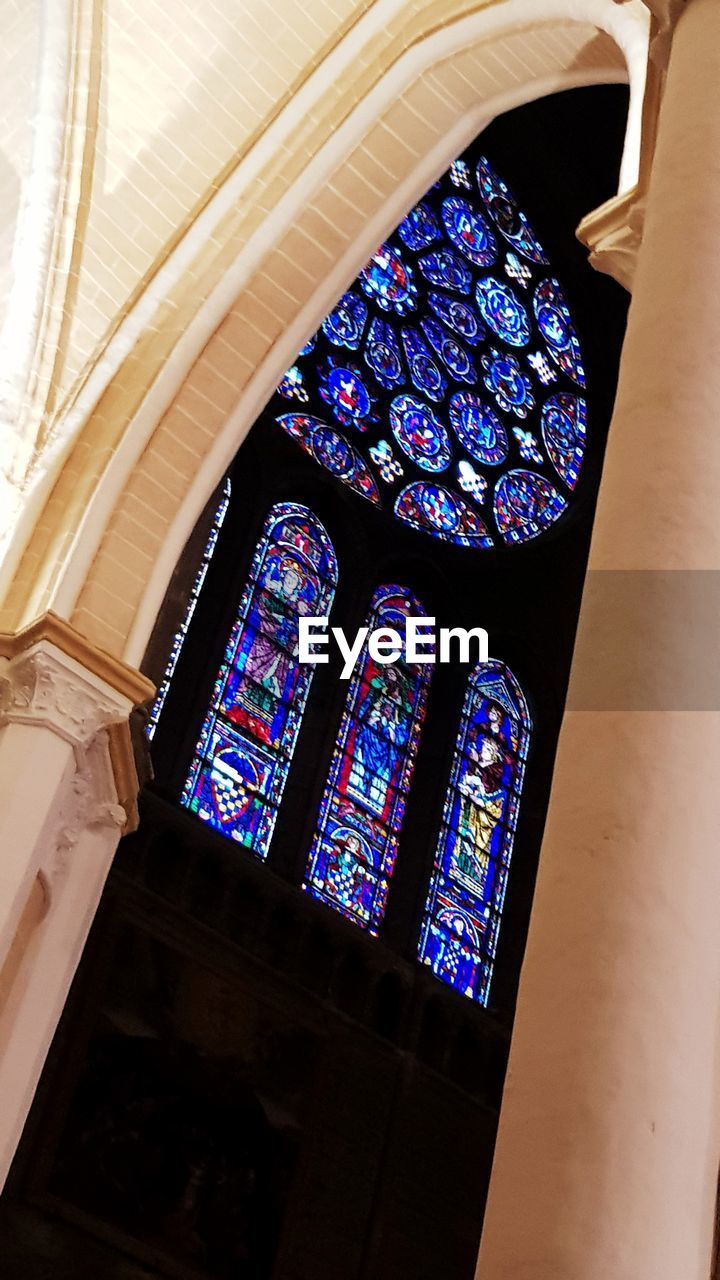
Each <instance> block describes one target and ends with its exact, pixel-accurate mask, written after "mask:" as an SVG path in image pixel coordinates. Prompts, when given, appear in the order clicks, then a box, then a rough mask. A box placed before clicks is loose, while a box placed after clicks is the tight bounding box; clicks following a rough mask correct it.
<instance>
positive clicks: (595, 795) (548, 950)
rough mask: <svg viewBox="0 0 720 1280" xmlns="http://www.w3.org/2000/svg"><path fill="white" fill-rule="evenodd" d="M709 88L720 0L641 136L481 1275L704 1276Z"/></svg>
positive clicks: (714, 403) (715, 286)
mask: <svg viewBox="0 0 720 1280" xmlns="http://www.w3.org/2000/svg"><path fill="white" fill-rule="evenodd" d="M719 86H720V4H718V0H689V3H688V4H687V7H686V8H685V9H684V10H683V13H682V16H681V17H680V18H679V20H678V24H677V27H676V31H675V35H674V41H673V46H672V51H671V56H670V64H669V69H668V78H667V85H666V92H665V97H664V102H663V106H662V109H661V115H660V120H659V131H658V139H657V150H656V155H655V161H654V167H653V173H652V178H651V183H650V188H649V195H648V207H647V220H646V227H645V233H644V238H643V243H642V246H641V249H640V254H639V260H638V266H637V273H636V280H635V290H634V295H633V300H632V305H631V309H630V316H629V323H628V332H627V338H626V341H625V346H624V350H623V357H622V363H621V370H620V381H619V388H618V397H617V403H616V408H615V414H614V418H613V423H612V426H611V430H610V437H609V441H608V448H607V455H606V462H605V468H604V474H603V480H602V485H601V490H600V495H599V501H598V508H597V516H596V524H595V531H594V536H593V543H592V551H591V556H590V572H589V575H588V581H587V585H586V589H585V593H584V597H583V606H582V612H581V622H580V628H579V633H578V638H577V643H576V650H575V655H574V659H573V673H572V679H571V687H570V695H569V701H568V710H567V712H566V716H565V720H564V723H563V727H562V732H561V736H560V744H559V750H558V757H557V763H556V768H555V777H554V783H553V792H552V798H551V804H550V810H549V815H548V822H547V828H546V833H545V838H544V844H543V851H542V856H541V860H540V869H539V874H538V881H537V889H536V894H535V903H534V907H533V915H532V921H531V927H530V933H529V938H528V944H527V951H526V956H525V962H524V967H523V973H522V978H521V983H520V992H519V999H518V1006H517V1015H516V1021H515V1030H514V1034H513V1041H512V1046H511V1052H510V1062H509V1071H508V1077H507V1083H506V1088H505V1094H504V1099H503V1106H502V1112H501V1117H500V1126H499V1132H498V1138H497V1147H496V1155H495V1162H494V1167H493V1174H492V1180H491V1186H490V1194H489V1200H488V1206H487V1213H486V1220H485V1228H484V1233H483V1241H482V1245H481V1250H480V1258H479V1262H478V1271H477V1275H478V1278H479V1280H709V1275H710V1265H711V1263H710V1258H711V1248H712V1236H713V1219H714V1206H715V1196H716V1190H717V1179H718V1163H719V1157H720V1136H719V1128H720V1126H719V1123H718V1113H719V1111H720V1034H719V1033H720V1023H719V1018H718V1015H719V1012H720V711H719V708H720V700H719V699H718V693H717V689H718V682H717V676H716V675H715V672H716V671H717V669H718V667H719V664H720V610H719V609H718V596H719V595H720V589H719V588H718V581H717V580H718V579H719V578H720V573H719V572H718V571H719V570H720V96H719ZM713 686H714V687H713Z"/></svg>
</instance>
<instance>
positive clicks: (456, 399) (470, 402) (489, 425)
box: [450, 391, 508, 466]
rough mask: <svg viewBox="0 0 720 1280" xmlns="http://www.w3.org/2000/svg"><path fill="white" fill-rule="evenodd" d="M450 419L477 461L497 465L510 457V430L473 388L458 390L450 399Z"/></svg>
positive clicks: (465, 446)
mask: <svg viewBox="0 0 720 1280" xmlns="http://www.w3.org/2000/svg"><path fill="white" fill-rule="evenodd" d="M450 423H451V425H452V428H453V431H454V432H455V435H456V436H457V438H458V440H459V441H460V444H461V445H462V446H463V448H465V449H467V451H468V453H469V454H470V455H471V457H473V458H475V460H476V461H477V462H484V463H486V464H487V465H488V466H498V465H499V463H501V462H503V461H504V460H505V458H506V457H507V452H508V438H507V432H506V431H505V428H504V426H503V424H502V423H501V421H500V419H499V418H498V417H496V415H495V414H494V413H493V411H492V409H490V408H489V407H488V405H486V404H484V402H483V401H482V400H481V399H480V397H479V396H476V395H474V394H473V393H472V391H458V392H457V393H456V395H454V396H453V397H452V400H451V401H450Z"/></svg>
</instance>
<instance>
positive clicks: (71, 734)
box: [0, 613, 155, 830]
mask: <svg viewBox="0 0 720 1280" xmlns="http://www.w3.org/2000/svg"><path fill="white" fill-rule="evenodd" d="M154 692H155V690H154V686H153V685H152V684H151V682H150V681H149V680H148V679H147V678H146V677H145V676H144V675H142V674H141V672H139V671H136V670H135V669H134V668H133V667H130V666H128V665H127V664H126V663H124V662H121V661H119V660H118V659H117V658H114V657H113V656H112V655H111V654H108V653H105V652H104V651H103V650H100V649H98V648H96V646H95V645H93V644H91V643H90V642H89V641H88V640H87V639H86V638H85V637H84V636H83V635H81V634H80V632H78V631H76V630H75V629H74V628H73V627H71V626H70V624H69V623H67V622H64V621H63V620H62V619H61V618H58V617H57V616H55V615H54V614H51V613H48V614H46V615H45V616H44V617H43V618H39V619H38V620H37V621H36V622H34V623H32V624H31V625H30V626H29V627H26V628H24V629H23V630H22V631H20V632H18V633H17V634H15V635H8V634H3V633H0V727H1V726H2V725H12V724H15V725H27V726H31V727H36V728H42V729H46V730H48V731H50V732H51V733H52V734H54V735H56V736H57V737H59V738H61V739H62V740H63V741H64V742H66V743H68V745H69V746H70V747H71V748H72V749H73V752H74V754H75V758H76V767H77V770H78V773H77V775H76V777H77V778H78V780H79V779H81V777H82V776H84V772H86V770H87V767H88V761H89V757H91V755H92V747H93V744H94V743H95V742H96V741H97V739H98V737H99V736H101V737H102V738H103V740H104V754H105V755H106V756H107V758H108V759H109V762H110V768H111V772H112V776H113V778H114V784H115V793H116V796H117V799H118V800H119V806H117V805H115V806H113V807H114V813H113V814H112V815H110V817H111V820H112V821H115V820H119V812H115V810H118V809H119V808H120V807H121V808H122V811H123V819H122V822H121V823H120V825H121V826H124V827H125V829H126V830H127V829H129V828H134V826H135V825H136V824H137V807H136V800H137V792H138V779H137V773H136V770H135V762H134V754H133V747H132V741H131V735H130V730H129V725H128V717H129V715H130V712H131V711H132V709H133V707H134V706H136V705H137V704H138V703H140V702H145V701H147V700H148V699H149V698H151V697H152V696H153V694H154ZM105 731H106V732H105ZM78 785H79V786H80V791H82V790H83V788H82V786H81V785H80V782H78ZM93 790H95V791H96V790H97V788H93ZM101 790H103V791H106V792H107V794H109V793H110V789H109V788H107V787H103V788H101ZM76 799H80V795H79V793H78V796H77V797H76ZM81 807H82V806H81ZM71 825H72V824H71Z"/></svg>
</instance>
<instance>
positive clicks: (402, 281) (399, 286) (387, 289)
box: [360, 244, 417, 315]
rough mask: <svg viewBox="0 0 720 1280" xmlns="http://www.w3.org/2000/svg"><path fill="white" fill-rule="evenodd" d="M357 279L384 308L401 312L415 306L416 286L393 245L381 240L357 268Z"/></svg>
mask: <svg viewBox="0 0 720 1280" xmlns="http://www.w3.org/2000/svg"><path fill="white" fill-rule="evenodd" d="M360 283H361V285H362V287H363V289H364V290H365V293H366V294H367V295H368V297H371V298H374V300H375V301H376V302H377V304H378V306H380V307H382V308H383V310H384V311H397V313H398V315H405V313H406V312H408V311H410V310H412V308H413V307H414V306H415V296H416V294H417V290H416V288H415V285H414V283H413V278H412V272H411V270H410V268H409V267H408V266H406V265H405V263H404V262H403V260H402V258H401V257H400V254H399V253H398V251H397V249H391V248H390V245H387V244H383V245H381V246H380V248H379V249H378V251H377V253H374V254H373V256H372V258H371V259H370V261H369V262H368V264H367V266H365V267H363V269H362V271H361V272H360Z"/></svg>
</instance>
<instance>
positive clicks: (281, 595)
mask: <svg viewBox="0 0 720 1280" xmlns="http://www.w3.org/2000/svg"><path fill="white" fill-rule="evenodd" d="M336 584H337V562H336V558H335V553H334V550H333V547H332V544H331V542H330V539H329V537H328V535H327V533H326V531H325V529H324V527H323V525H322V524H321V523H320V521H319V520H318V519H317V518H316V516H314V515H313V514H312V512H311V511H309V510H308V508H307V507H304V506H300V505H297V504H294V503H279V504H278V505H277V506H274V507H273V508H272V509H271V511H270V513H269V515H268V517H267V519H266V521H265V525H264V528H263V532H262V536H261V538H260V541H259V543H258V545H257V548H256V550H255V554H254V556H253V561H252V565H251V569H250V574H249V577H248V580H247V583H246V585H245V590H244V591H243V595H242V599H241V601H240V607H239V609H238V613H237V617H236V620H235V623H234V626H233V628H232V631H231V633H230V638H229V640H228V642H227V645H226V646H225V652H224V655H223V660H222V664H221V666H220V670H219V671H218V674H217V677H216V680H215V684H214V687H213V694H212V699H211V703H210V707H209V709H208V712H207V715H206V717H205V720H204V723H203V726H202V730H201V733H200V738H199V740H198V743H197V746H196V748H195V753H194V755H193V759H192V764H191V766H190V771H189V773H188V777H187V781H186V783H185V787H184V789H183V792H182V796H181V800H182V803H183V804H184V805H185V806H186V808H188V809H190V810H192V812H193V813H195V814H197V816H198V817H199V818H201V819H202V821H203V822H207V823H208V825H209V826H211V827H213V828H214V829H215V830H216V831H219V832H220V833H221V834H222V835H224V836H226V837H228V838H229V839H232V840H235V841H237V843H238V844H241V845H244V846H245V847H246V848H248V849H251V850H252V852H253V853H254V854H256V855H257V856H258V857H260V858H265V857H266V855H267V851H268V847H269V845H270V840H271V838H272V833H273V828H274V825H275V818H276V814H277V810H278V806H279V804H280V801H281V799H282V794H283V790H284V787H285V782H286V779H287V774H288V770H289V768H290V761H291V758H292V754H293V750H294V748H295V743H296V740H297V735H298V731H299V728H300V723H301V721H302V716H303V711H304V708H305V702H306V700H307V695H308V691H309V688H310V683H311V680H312V673H313V670H314V668H313V666H311V665H301V664H300V663H299V662H298V657H297V653H298V619H299V618H300V616H301V615H304V614H310V615H317V616H326V615H327V614H328V613H329V612H330V606H331V604H332V600H333V596H334V593H335V587H336Z"/></svg>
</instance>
